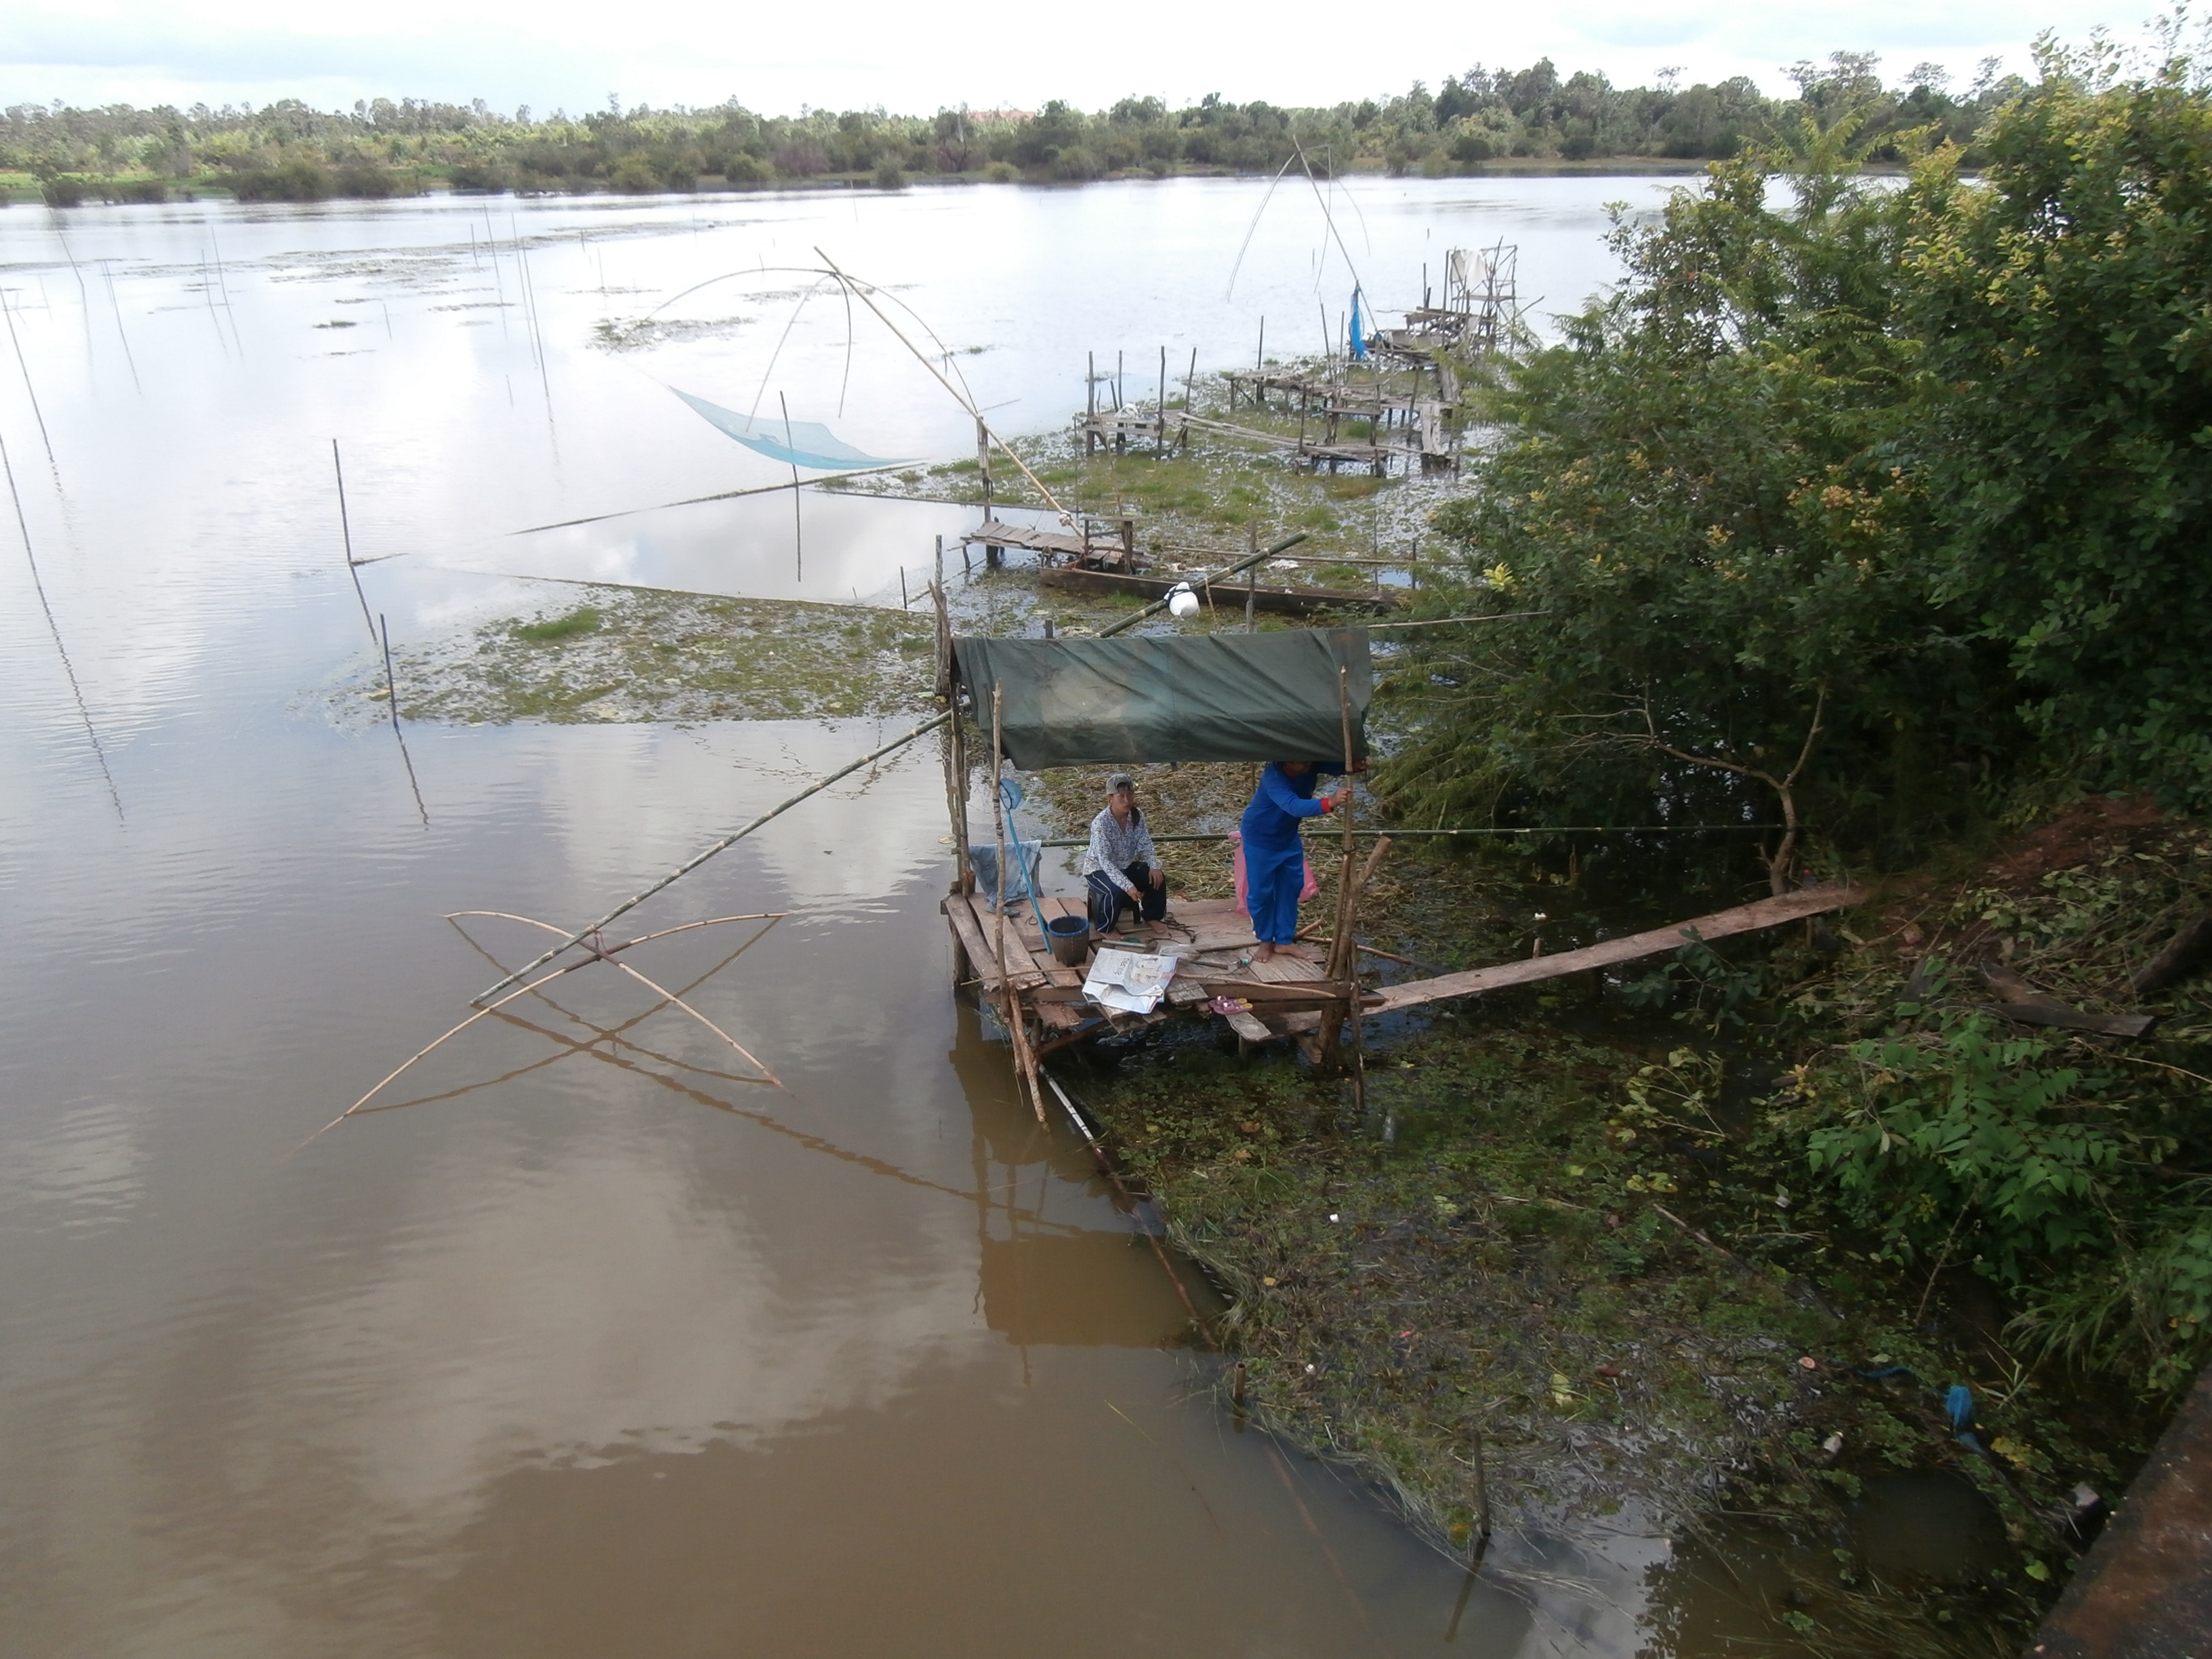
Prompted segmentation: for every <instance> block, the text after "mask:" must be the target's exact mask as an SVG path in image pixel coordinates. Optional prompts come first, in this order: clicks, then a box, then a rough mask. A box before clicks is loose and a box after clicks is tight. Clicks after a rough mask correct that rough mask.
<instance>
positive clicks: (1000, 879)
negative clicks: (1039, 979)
mask: <svg viewBox="0 0 2212 1659" xmlns="http://www.w3.org/2000/svg"><path fill="white" fill-rule="evenodd" d="M1005 720H1006V688H1005V687H1004V686H1002V685H1000V684H997V683H996V682H994V683H993V684H992V686H991V829H992V833H993V834H994V835H995V836H997V837H998V842H999V869H998V873H997V874H995V875H994V876H993V877H992V878H991V883H992V887H993V892H992V894H991V913H992V915H994V916H996V917H997V918H998V930H997V937H996V938H994V939H993V940H992V941H991V949H992V951H993V952H994V954H995V955H996V956H997V957H998V961H997V963H995V964H994V965H995V966H996V968H997V969H998V974H999V988H1000V990H1002V991H1005V992H1006V998H1007V1010H1008V1013H1009V1015H1010V1016H1013V1015H1018V1012H1019V1010H1018V1007H1017V1006H1016V1005H1015V1004H1014V1001H1013V975H1012V974H1010V973H1008V972H1007V971H1006V791H1005V790H1004V789H1002V788H1000V787H999V780H1000V775H1002V774H1003V772H1004V771H1005V769H1006V728H1005ZM1009 1023H1010V1024H1011V1023H1012V1020H1011V1018H1010V1020H1009Z"/></svg>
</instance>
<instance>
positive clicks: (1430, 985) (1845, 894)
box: [1376, 883, 1867, 1013]
mask: <svg viewBox="0 0 2212 1659" xmlns="http://www.w3.org/2000/svg"><path fill="white" fill-rule="evenodd" d="M1866 896H1867V890H1866V889H1865V888H1863V887H1858V886H1854V885H1851V884H1848V883H1835V884H1830V885H1828V886H1825V887H1806V888H1801V889H1800V890H1797V891H1796V892H1794V893H1784V895H1783V896H1781V897H1779V898H1770V899H1761V900H1759V902H1758V903H1756V904H1740V905H1738V906H1736V908H1735V909H1733V910H1721V911H1717V912H1716V913H1715V914H1714V915H1710V916H1699V917H1698V918H1697V919H1696V920H1695V921H1678V922H1675V923H1674V924H1672V925H1671V926H1668V927H1655V928H1653V929H1652V930H1651V931H1650V932H1649V933H1631V934H1629V935H1628V936H1627V937H1626V938H1625V939H1607V940H1606V941H1605V942H1604V943H1602V944H1600V945H1584V946H1583V948H1582V949H1581V950H1579V951H1560V952H1559V954H1558V955H1556V956H1548V957H1529V958H1528V960H1527V961H1525V962H1508V963H1500V964H1499V965H1498V966H1497V967H1495V968H1476V969H1471V970H1470V971H1468V972H1467V973H1463V974H1444V975H1440V976H1439V977H1437V978H1435V979H1416V980H1408V981H1406V982H1405V983H1404V984H1401V985H1386V986H1384V987H1383V996H1382V1006H1380V1007H1379V1008H1378V1009H1376V1012H1379V1013H1391V1012H1395V1011H1396V1010H1398V1009H1401V1008H1417V1007H1419V1006H1421V1005H1422V1004H1424V1003H1429V1002H1443V1001H1446V1000H1449V999H1450V998H1453V997H1471V996H1480V995H1481V994H1483V993H1484V992H1485V991H1502V990H1504V989H1505V988H1506V987H1508V986H1513V985H1530V984H1534V983H1535V982H1536V981H1540V980H1547V979H1561V978H1564V977H1565V976H1566V975H1569V974H1580V973H1587V972H1588V971H1589V969H1593V968H1610V967H1612V966H1613V965H1614V964H1615V963H1622V962H1634V961H1636V960H1638V958H1639V957H1656V956H1664V955H1665V954H1666V953H1667V952H1668V951H1679V950H1680V949H1681V948H1682V946H1684V945H1687V944H1689V943H1690V942H1691V939H1692V937H1693V936H1694V937H1695V938H1697V939H1702V940H1705V941H1706V942H1707V943H1710V942H1711V941H1712V940H1714V939H1727V938H1729V937H1730V936H1731V935H1734V934H1736V933H1758V932H1759V931H1760V930H1761V929H1762V928H1766V927H1780V926H1782V924H1783V923H1784V922H1790V921H1802V920H1803V919H1804V918H1805V917H1807V916H1817V915H1825V914H1826V912H1828V911H1831V910H1848V909H1850V908H1851V906H1853V905H1855V904H1858V903H1861V902H1863V901H1864V900H1865V898H1866Z"/></svg>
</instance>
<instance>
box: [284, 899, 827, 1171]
mask: <svg viewBox="0 0 2212 1659" xmlns="http://www.w3.org/2000/svg"><path fill="white" fill-rule="evenodd" d="M785 914H786V913H785V912H783V911H781V910H755V911H749V912H747V913H746V914H744V915H734V916H709V917H708V918H707V919H706V920H705V921H687V922H683V923H680V924H679V925H678V926H677V927H663V928H661V929H660V930H659V931H658V932H657V933H644V934H641V935H640V936H639V937H637V938H636V939H624V940H623V941H622V942H621V943H620V944H618V945H608V944H605V942H604V941H603V939H601V936H600V934H599V930H598V929H597V928H592V930H590V931H589V932H588V933H586V934H585V935H584V936H583V937H582V938H580V939H568V935H567V933H566V931H565V930H564V929H562V928H560V927H555V926H554V925H553V924H552V923H551V922H549V921H538V918H537V917H535V916H522V915H515V914H514V913H513V911H509V910H453V911H448V912H447V913H446V915H445V920H446V921H449V922H452V923H453V926H454V927H456V928H460V919H461V918H462V917H464V916H488V917H492V918H495V919H497V920H499V921H519V922H521V923H522V924H523V925H524V926H526V927H536V928H538V929H541V930H542V931H544V932H545V933H553V934H557V935H559V936H561V938H562V939H563V941H564V943H563V944H562V945H558V946H556V948H555V950H554V951H553V952H552V953H551V954H552V955H556V956H557V955H558V954H559V953H560V952H561V951H564V950H567V949H568V948H570V946H572V945H574V946H578V947H580V948H581V949H582V950H583V951H584V953H585V954H584V955H583V957H581V958H580V959H579V960H577V961H574V962H570V963H564V964H563V965H562V966H561V967H558V968H556V969H553V970H552V971H551V972H550V973H547V974H541V975H538V977H537V978H536V979H533V980H530V981H527V982H526V983H524V984H520V985H517V986H516V987H514V988H513V990H512V991H509V992H508V993H507V994H506V995H505V996H502V997H501V998H500V999H499V1000H497V1001H495V1002H489V1003H486V1004H485V1005H484V1006H482V1007H480V1008H478V1009H477V1011H476V1012H474V1013H472V1014H471V1015H470V1016H469V1017H468V1018H466V1019H465V1020H463V1021H462V1022H461V1023H460V1024H458V1025H456V1026H454V1027H453V1029H452V1030H448V1031H447V1032H445V1033H444V1034H443V1035H442V1036H439V1037H438V1038H437V1039H436V1040H435V1042H428V1043H426V1044H424V1045H423V1046H422V1048H418V1049H416V1051H415V1052H414V1053H413V1054H410V1055H409V1056H408V1057H407V1058H406V1059H405V1060H403V1061H402V1062H401V1063H400V1064H399V1065H398V1066H395V1067H393V1068H392V1071H390V1072H389V1073H386V1075H385V1076H384V1077H382V1078H381V1079H379V1080H378V1082H377V1084H376V1086H375V1087H374V1088H373V1089H371V1090H370V1091H368V1093H367V1094H365V1095H363V1096H362V1097H361V1098H360V1099H359V1100H356V1102H354V1103H353V1104H352V1105H350V1106H349V1107H347V1108H346V1109H345V1110H343V1112H340V1113H339V1114H338V1115H337V1116H336V1117H334V1118H332V1119H331V1121H329V1122H328V1123H325V1125H323V1127H321V1128H319V1129H318V1130H316V1131H315V1133H314V1134H312V1135H309V1136H308V1137H307V1140H303V1141H301V1143H300V1145H301V1146H306V1145H307V1141H311V1140H313V1139H316V1138H317V1137H318V1136H320V1135H325V1134H327V1133H330V1132H331V1130H332V1129H335V1128H337V1127H338V1125H339V1124H341V1123H343V1122H344V1121H346V1120H347V1119H348V1118H349V1117H352V1116H354V1115H356V1114H357V1113H360V1112H363V1111H382V1110H386V1108H384V1107H372V1106H370V1105H369V1102H371V1101H372V1100H374V1099H375V1098H376V1097H377V1096H379V1095H380V1094H382V1093H383V1092H384V1091H385V1090H386V1089H387V1088H389V1087H391V1085H392V1084H394V1083H396V1082H398V1080H399V1079H400V1078H401V1077H403V1076H404V1075H405V1074H406V1073H407V1072H408V1071H409V1070H410V1069H411V1068H412V1067H413V1066H415V1064H416V1062H417V1061H418V1060H424V1059H426V1058H428V1056H429V1055H430V1054H432V1053H434V1052H435V1051H436V1050H437V1049H438V1048H441V1047H442V1046H444V1044H446V1043H447V1042H450V1041H451V1040H452V1039H453V1038H454V1037H457V1036H459V1035H460V1034H461V1033H462V1032H463V1031H465V1030H468V1029H469V1027H470V1026H471V1025H473V1024H476V1023H477V1021H478V1020H480V1019H483V1018H485V1016H487V1015H489V1014H495V1013H497V1012H499V1011H500V1010H501V1009H502V1008H504V1007H505V1006H507V1004H508V1003H510V1002H513V1001H514V1000H516V999H517V998H519V997H525V996H528V995H531V994H533V993H535V992H537V991H538V990H539V988H540V987H543V986H546V985H550V984H551V983H552V982H553V981H555V980H556V979H560V978H562V976H564V975H568V974H573V973H574V972H575V971H576V970H577V969H580V968H588V967H590V966H591V965H592V963H595V962H604V963H607V964H608V965H609V966H610V967H612V968H617V969H620V970H621V971H622V972H623V973H625V974H627V975H629V976H630V977H631V978H632V979H634V980H635V981H637V982H638V983H639V984H641V985H642V986H644V987H646V988H647V990H649V991H651V992H652V993H653V994H654V995H655V996H657V997H659V999H660V1000H659V1001H658V1002H656V1003H654V1004H653V1006H652V1007H650V1008H648V1009H647V1010H646V1011H645V1012H644V1013H641V1014H640V1015H638V1016H637V1017H636V1018H635V1019H632V1020H630V1021H629V1022H627V1024H626V1025H624V1026H623V1027H618V1028H617V1030H626V1029H628V1026H629V1025H635V1024H638V1023H639V1022H640V1021H641V1020H644V1019H646V1018H649V1017H651V1016H652V1015H653V1014H656V1013H658V1012H660V1010H661V1009H663V1008H666V1007H676V1008H680V1009H682V1010H683V1011H684V1012H685V1013H687V1014H689V1015H690V1016H691V1018H694V1019H696V1020H697V1021H698V1022H699V1024H702V1025H703V1026H705V1027H706V1028H707V1029H708V1030H710V1031H712V1032H713V1033H714V1035H715V1036H718V1037H720V1039H721V1040H722V1041H723V1042H726V1043H728V1044H729V1045H730V1047H731V1048H733V1049H735V1050H736V1051H737V1052H738V1054H741V1055H743V1056H744V1059H745V1060H746V1062H747V1063H748V1064H750V1066H753V1067H754V1069H755V1070H756V1071H757V1073H759V1075H757V1076H756V1077H744V1076H740V1075H737V1074H733V1073H717V1075H719V1076H723V1077H726V1078H727V1079H728V1080H729V1081H731V1082H733V1083H765V1084H768V1085H771V1086H773V1087H775V1088H778V1089H783V1090H785V1092H786V1093H788V1092H789V1090H788V1089H787V1087H786V1085H785V1084H784V1081H783V1079H781V1078H780V1077H778V1076H776V1074H775V1073H774V1072H773V1071H771V1070H770V1069H769V1066H767V1064H766V1063H765V1062H764V1061H763V1060H761V1058H760V1057H759V1056H758V1055H757V1054H754V1053H753V1052H752V1051H751V1050H750V1048H746V1047H745V1045H744V1043H742V1042H738V1040H737V1038H735V1037H733V1036H731V1035H730V1034H729V1033H728V1032H727V1031H726V1030H723V1029H722V1028H721V1027H720V1026H719V1025H717V1024H714V1021H713V1020H711V1019H709V1018H707V1016H706V1015H704V1014H702V1013H701V1012H699V1011H698V1010H697V1009H696V1008H694V1007H693V1006H691V1005H690V1003H688V1002H686V1001H685V1000H684V998H683V996H682V995H681V994H679V993H678V992H675V991H671V990H670V989H669V988H668V987H666V986H665V985H662V984H660V983H659V981H655V980H653V979H650V978H648V977H647V975H644V974H641V973H640V972H639V971H638V970H637V969H635V968H633V967H631V966H630V965H629V963H627V962H620V961H617V960H616V958H617V957H618V956H619V955H620V954H621V953H622V952H623V951H629V950H632V949H635V947H636V946H638V945H647V944H650V943H652V941H653V940H654V939H667V938H669V937H670V936H671V935H672V934H676V933H692V932H695V931H696V930H697V929H699V928H702V927H722V926H724V925H726V924H727V923H731V922H738V921H764V922H766V923H767V924H768V927H763V928H762V929H760V931H759V932H758V933H755V934H754V935H753V937H752V938H751V939H747V940H746V941H745V942H744V945H740V946H739V947H738V950H736V951H732V953H731V954H730V956H729V957H726V958H725V960H724V961H723V962H722V963H717V964H716V966H715V968H714V969H711V970H709V971H710V973H714V972H720V969H722V968H723V967H725V966H726V965H727V964H728V963H729V962H731V961H734V960H735V959H736V958H737V957H738V956H741V955H743V954H744V951H749V950H750V949H751V948H752V947H753V946H754V945H756V944H757V943H759V941H760V940H761V939H763V938H765V937H766V936H767V933H768V930H769V927H775V924H776V923H777V922H779V921H782V920H783V918H784V915H785ZM461 933H462V936H463V937H464V938H467V937H468V933H467V930H466V929H465V928H461ZM469 942H470V943H471V945H474V944H475V943H476V941H475V940H474V939H470V941H469ZM477 948H478V949H479V950H481V949H482V947H481V946H478V947H477ZM548 959H550V958H548ZM534 965H536V964H533V966H534ZM706 977H708V975H701V979H700V980H695V981H692V983H691V984H690V985H688V986H686V987H684V989H685V990H687V991H688V990H691V989H694V988H696V986H697V985H698V984H699V983H700V982H701V981H702V980H703V979H705V978H706ZM555 1006H557V1005H555ZM562 1012H564V1013H565V1012H568V1011H567V1010H565V1009H563V1010H562ZM555 1058H556V1059H557V1058H560V1056H557V1055H556V1056H555ZM295 1150H296V1148H295Z"/></svg>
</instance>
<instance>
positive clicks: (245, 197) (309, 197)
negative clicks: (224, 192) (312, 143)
mask: <svg viewBox="0 0 2212 1659" xmlns="http://www.w3.org/2000/svg"><path fill="white" fill-rule="evenodd" d="M223 182H224V183H225V184H226V185H228V186H229V187H230V193H231V194H232V195H234V196H235V197H237V198H238V199H239V200H240V201H241V202H320V201H324V200H326V199H328V197H330V195H331V191H332V189H333V186H334V181H333V180H332V179H331V173H330V169H329V168H327V167H324V166H323V164H322V163H321V162H320V161H316V160H315V159H314V158H313V156H311V155H287V156H285V157H284V158H283V160H282V161H278V162H277V163H276V166H274V167H240V168H239V169H237V170H236V171H234V172H233V173H230V174H229V175H228V177H227V178H226V179H224V180H223Z"/></svg>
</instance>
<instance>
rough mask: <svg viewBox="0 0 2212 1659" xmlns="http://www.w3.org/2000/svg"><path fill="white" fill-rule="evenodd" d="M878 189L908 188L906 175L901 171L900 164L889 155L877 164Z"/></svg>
mask: <svg viewBox="0 0 2212 1659" xmlns="http://www.w3.org/2000/svg"><path fill="white" fill-rule="evenodd" d="M876 188H877V189H878V190H904V189H905V188H906V173H904V171H902V169H901V167H899V164H898V163H897V162H896V161H893V160H892V159H891V158H890V156H888V155H886V156H885V157H884V159H883V160H882V161H879V162H878V163H877V164H876Z"/></svg>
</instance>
